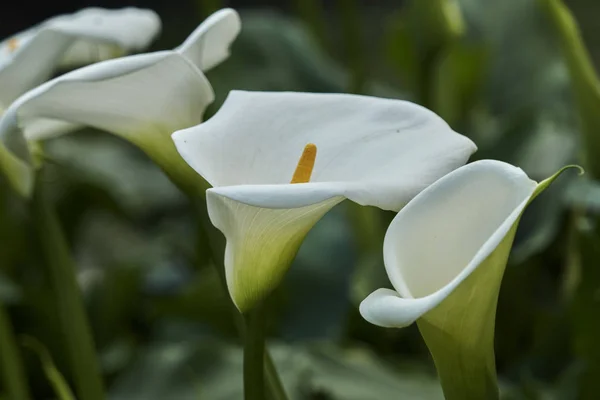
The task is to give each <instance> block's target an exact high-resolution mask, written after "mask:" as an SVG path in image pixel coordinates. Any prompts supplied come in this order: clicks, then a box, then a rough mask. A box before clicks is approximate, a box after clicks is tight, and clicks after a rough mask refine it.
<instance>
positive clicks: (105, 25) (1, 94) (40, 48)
mask: <svg viewBox="0 0 600 400" xmlns="http://www.w3.org/2000/svg"><path fill="white" fill-rule="evenodd" d="M160 25H161V24H160V18H159V17H158V15H156V14H155V13H154V12H153V11H151V10H146V9H139V8H124V9H119V10H106V9H102V8H86V9H83V10H81V11H78V12H76V13H74V14H69V15H60V16H57V17H54V18H51V19H48V20H46V21H44V22H42V23H40V24H38V25H36V26H34V27H32V28H30V29H28V30H26V31H23V32H20V33H17V34H15V35H13V36H11V37H9V38H7V39H6V40H4V41H2V42H0V88H1V90H0V109H6V108H7V107H8V106H9V105H10V103H12V102H13V101H14V100H15V99H17V98H18V97H19V96H20V95H21V94H23V93H25V92H26V91H28V90H30V89H32V88H34V87H36V86H37V85H39V84H41V83H43V82H44V81H46V80H47V79H49V78H50V77H51V76H52V74H53V73H54V72H55V71H56V70H57V69H58V68H60V67H69V66H80V65H84V64H89V63H94V62H97V61H101V60H106V59H109V58H113V57H117V56H122V55H124V54H126V53H128V52H131V51H139V50H142V49H144V48H146V47H147V46H148V45H149V44H150V43H151V42H152V40H153V39H154V38H155V37H156V36H157V35H158V33H159V32H160Z"/></svg>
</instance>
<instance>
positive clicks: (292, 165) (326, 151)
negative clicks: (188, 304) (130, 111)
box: [173, 91, 476, 311]
mask: <svg viewBox="0 0 600 400" xmlns="http://www.w3.org/2000/svg"><path fill="white" fill-rule="evenodd" d="M173 139H174V140H175V143H176V146H177V149H178V150H179V152H180V154H181V155H182V156H183V158H184V159H185V160H186V161H187V162H188V163H189V164H190V165H191V166H192V167H193V168H194V169H195V170H196V171H197V172H198V173H199V174H200V175H202V176H203V177H204V179H206V180H207V181H208V182H209V183H210V184H211V185H212V186H214V188H212V189H209V190H208V192H207V203H208V212H209V216H210V218H211V221H212V223H213V224H214V225H215V226H216V227H217V228H218V229H220V230H221V231H222V232H223V234H224V235H225V237H226V239H227V247H226V251H225V268H226V277H227V284H228V287H229V292H230V295H231V297H232V299H233V301H234V302H235V304H236V306H237V307H238V308H239V309H240V310H241V311H247V310H249V309H250V308H252V307H253V306H254V305H255V303H257V302H258V301H260V300H261V299H262V298H263V297H264V296H266V295H267V294H268V293H269V292H270V291H271V290H272V289H273V288H274V287H276V285H277V284H278V283H279V282H280V281H281V279H282V277H283V275H284V274H285V272H286V271H287V269H288V267H289V265H290V263H291V261H292V259H293V258H294V256H295V254H296V252H297V251H298V248H299V247H300V244H301V243H302V240H303V239H304V236H305V235H306V234H307V233H308V231H309V230H310V229H311V228H312V227H313V225H314V224H315V223H316V222H317V221H318V220H319V219H320V218H321V217H322V216H323V215H324V214H325V213H326V212H327V211H329V210H330V209H331V208H332V207H333V206H335V205H336V204H338V203H340V202H341V201H342V200H344V199H346V198H347V199H350V200H352V201H354V202H356V203H359V204H361V205H369V206H377V207H380V208H383V209H386V210H399V209H400V208H401V207H402V206H403V205H404V204H405V203H406V202H407V201H409V200H410V199H411V198H412V197H413V196H414V195H416V194H417V193H418V192H420V191H421V190H422V189H424V188H425V187H427V186H428V185H429V184H431V183H432V182H434V181H435V180H437V179H438V178H440V177H441V176H443V175H445V174H446V173H448V172H449V171H451V170H453V169H454V168H457V167H459V166H461V165H463V164H464V163H465V162H466V161H467V159H468V158H469V156H470V155H471V154H472V153H473V152H474V151H475V150H476V147H475V145H474V144H473V143H472V142H471V141H470V140H469V139H467V138H466V137H464V136H461V135H459V134H457V133H455V132H454V131H452V129H451V128H450V127H449V126H448V125H447V124H446V123H445V122H444V121H443V120H442V119H441V118H439V117H438V116H437V115H435V114H434V113H433V112H431V111H429V110H427V109H425V108H423V107H420V106H418V105H415V104H413V103H409V102H406V101H401V100H388V99H380V98H374V97H366V96H355V95H346V94H311V93H285V92H284V93H266V92H241V91H233V92H231V94H230V95H229V97H228V98H227V100H226V101H225V103H224V104H223V106H222V107H221V109H220V110H219V111H218V113H217V114H216V115H215V116H214V117H213V118H211V119H210V120H208V121H206V122H205V123H203V124H200V125H198V126H195V127H193V128H189V129H186V130H183V131H179V132H176V133H175V134H174V135H173ZM299 158H300V161H298V159H299Z"/></svg>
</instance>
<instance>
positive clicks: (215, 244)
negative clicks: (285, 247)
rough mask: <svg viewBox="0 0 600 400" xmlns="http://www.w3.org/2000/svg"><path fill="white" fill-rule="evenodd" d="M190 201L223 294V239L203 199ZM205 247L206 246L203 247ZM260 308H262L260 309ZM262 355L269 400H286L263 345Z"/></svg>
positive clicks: (242, 329) (241, 330)
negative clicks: (196, 211) (211, 221)
mask: <svg viewBox="0 0 600 400" xmlns="http://www.w3.org/2000/svg"><path fill="white" fill-rule="evenodd" d="M192 201H193V202H194V204H195V208H196V210H198V214H197V218H198V231H199V232H198V236H199V238H208V242H209V246H208V250H209V251H210V253H211V254H210V258H211V259H212V261H213V265H214V267H215V269H216V270H217V275H218V276H219V279H220V282H221V286H222V288H223V291H224V292H225V293H227V292H228V289H227V281H226V278H225V266H224V261H223V258H224V255H225V238H224V237H223V235H222V234H221V232H219V231H218V230H217V229H216V228H215V227H214V226H213V225H212V224H211V223H210V219H209V217H208V211H207V208H206V201H205V198H203V197H202V198H200V197H198V196H194V197H192ZM203 247H206V246H203ZM230 306H231V316H232V318H233V319H234V320H235V326H236V327H237V331H238V334H239V336H240V338H241V339H242V340H243V341H244V342H246V340H247V339H246V338H247V337H248V332H247V327H246V326H245V324H244V321H243V320H242V319H241V318H240V316H241V315H240V313H239V312H237V310H236V309H235V307H234V306H233V302H230ZM261 308H262V307H261ZM263 353H264V376H265V380H264V382H265V386H266V392H267V395H268V399H269V400H287V395H286V392H285V388H284V386H283V384H282V383H281V379H280V378H279V374H278V373H277V369H276V368H275V364H274V363H273V359H272V358H271V355H270V354H269V351H268V349H267V348H266V347H265V346H264V343H263Z"/></svg>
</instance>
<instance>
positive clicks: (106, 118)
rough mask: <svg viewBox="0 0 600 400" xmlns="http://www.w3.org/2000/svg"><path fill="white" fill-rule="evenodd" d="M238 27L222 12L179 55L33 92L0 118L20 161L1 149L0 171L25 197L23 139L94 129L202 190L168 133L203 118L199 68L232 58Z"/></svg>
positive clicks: (127, 62)
mask: <svg viewBox="0 0 600 400" xmlns="http://www.w3.org/2000/svg"><path fill="white" fill-rule="evenodd" d="M239 30H240V20H239V17H238V15H237V13H236V12H235V11H234V10H231V9H224V10H221V11H218V12H217V13H215V14H213V15H212V16H211V17H210V18H208V19H207V20H206V21H204V22H203V23H202V24H201V25H200V26H199V27H198V28H197V29H196V30H195V31H194V32H193V33H192V34H191V35H190V37H189V38H188V39H187V40H186V41H185V42H184V44H183V45H181V46H179V47H178V48H177V49H175V50H172V51H159V52H154V53H147V54H140V55H134V56H128V57H123V58H119V59H113V60H108V61H103V62H100V63H97V64H94V65H91V66H88V67H84V68H81V69H78V70H75V71H72V72H70V73H68V74H65V75H63V76H61V77H59V78H56V79H54V80H51V81H49V82H46V83H45V84H43V85H41V86H39V87H37V88H35V89H33V90H31V91H30V92H28V93H26V94H24V95H23V96H21V97H20V98H19V99H18V100H16V101H15V102H14V103H13V104H12V105H11V106H10V107H9V109H8V110H7V111H6V112H5V114H4V115H3V117H2V119H0V140H1V141H2V142H3V143H4V145H6V147H7V149H8V150H10V151H11V152H12V153H13V154H14V155H17V156H19V158H15V157H12V158H11V157H7V156H6V153H7V149H4V150H1V152H0V166H3V170H4V171H5V172H7V175H8V177H9V180H10V181H11V182H12V183H13V186H14V187H15V188H16V189H17V190H18V191H19V192H20V193H22V194H24V195H28V193H29V192H30V191H31V180H32V179H31V177H30V176H28V175H31V167H29V166H28V158H29V157H28V154H27V144H26V143H24V142H23V137H24V138H25V139H26V140H27V141H37V140H42V139H46V138H49V137H52V136H56V135H60V134H64V133H67V132H70V131H73V130H75V129H77V128H79V127H81V126H91V127H95V128H97V129H102V130H105V131H108V132H111V133H114V134H116V135H119V136H121V137H123V138H124V139H126V140H128V141H130V142H132V143H133V144H135V145H136V146H138V147H140V148H141V149H142V150H143V151H145V152H146V153H147V154H148V155H149V156H150V158H152V159H153V160H154V161H155V162H156V163H157V164H158V165H159V166H161V167H162V168H163V169H164V170H165V172H166V173H167V174H168V175H169V176H170V177H171V178H172V179H173V180H174V181H175V182H176V183H178V184H179V185H180V187H182V188H184V189H189V190H197V188H196V186H198V181H199V179H198V178H197V175H196V174H195V173H194V172H193V171H192V170H191V169H190V168H189V167H188V166H187V165H186V164H185V163H184V162H183V161H182V160H181V158H180V157H179V155H178V154H177V152H176V151H175V147H174V145H173V142H172V141H171V139H170V134H171V133H172V132H173V131H175V130H177V129H181V128H186V127H189V126H193V125H195V124H198V123H200V122H201V121H202V116H203V113H204V110H205V108H206V107H207V106H208V105H209V104H210V103H211V102H212V101H213V99H214V94H213V90H212V88H211V86H210V83H209V82H208V80H207V79H206V77H205V76H204V74H203V72H202V69H208V68H210V67H212V66H214V65H216V64H217V63H219V62H221V61H223V60H224V59H225V58H226V57H227V56H228V54H229V50H228V49H229V46H230V44H231V42H232V41H233V40H234V39H235V37H236V36H237V34H238V32H239ZM15 171H17V172H18V173H15ZM11 173H12V176H11V175H10V174H11ZM200 186H201V185H200Z"/></svg>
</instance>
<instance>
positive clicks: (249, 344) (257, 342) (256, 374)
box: [244, 304, 265, 400]
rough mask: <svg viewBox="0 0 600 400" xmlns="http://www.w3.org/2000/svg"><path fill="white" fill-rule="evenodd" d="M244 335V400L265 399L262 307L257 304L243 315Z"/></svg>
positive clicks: (263, 320)
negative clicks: (244, 321) (244, 323)
mask: <svg viewBox="0 0 600 400" xmlns="http://www.w3.org/2000/svg"><path fill="white" fill-rule="evenodd" d="M244 319H245V320H246V335H245V340H244V399H245V400H264V399H265V378H264V376H265V374H264V359H265V326H264V325H265V318H264V310H263V305H261V304H259V305H258V306H256V307H255V308H254V309H253V310H251V311H250V312H248V313H247V314H246V315H244Z"/></svg>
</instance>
